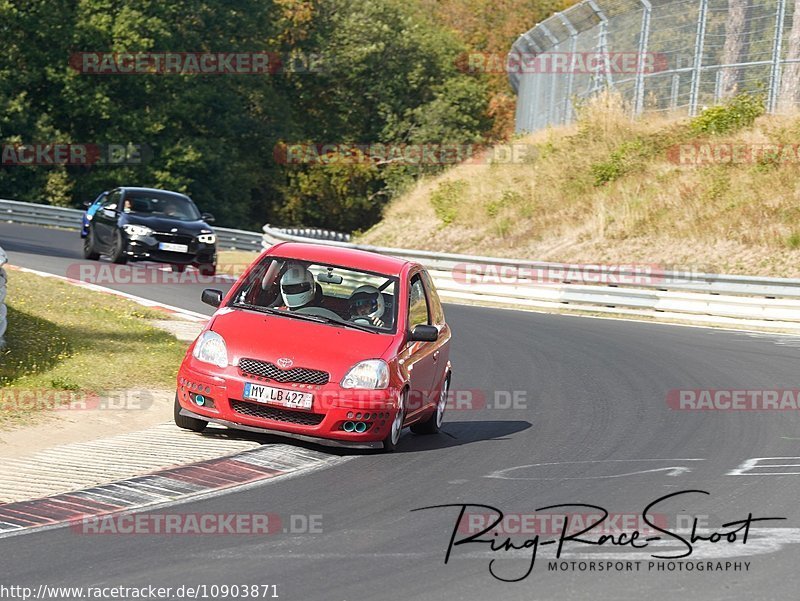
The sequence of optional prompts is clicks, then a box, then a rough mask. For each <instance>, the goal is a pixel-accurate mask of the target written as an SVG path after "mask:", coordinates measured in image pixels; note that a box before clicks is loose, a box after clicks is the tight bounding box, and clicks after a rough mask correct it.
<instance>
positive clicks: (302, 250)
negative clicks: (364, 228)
mask: <svg viewBox="0 0 800 601" xmlns="http://www.w3.org/2000/svg"><path fill="white" fill-rule="evenodd" d="M268 253H269V254H270V255H272V256H278V257H287V258H291V259H300V260H301V261H310V262H312V263H330V264H332V265H341V266H342V267H352V268H353V269H360V270H363V271H372V272H375V273H382V274H386V275H399V274H400V272H401V271H402V270H403V267H404V266H405V265H407V264H408V263H409V261H406V260H405V259H399V258H397V257H390V256H388V255H379V254H377V253H373V252H367V251H365V250H356V249H353V248H343V247H339V246H330V245H327V244H308V243H303V242H282V243H280V244H276V245H275V246H273V247H272V248H271V249H269V251H268Z"/></svg>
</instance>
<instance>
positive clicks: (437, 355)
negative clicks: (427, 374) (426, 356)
mask: <svg viewBox="0 0 800 601" xmlns="http://www.w3.org/2000/svg"><path fill="white" fill-rule="evenodd" d="M438 359H439V351H436V352H435V353H433V360H434V361H437V360H438Z"/></svg>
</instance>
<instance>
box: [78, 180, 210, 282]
mask: <svg viewBox="0 0 800 601" xmlns="http://www.w3.org/2000/svg"><path fill="white" fill-rule="evenodd" d="M213 220H214V217H213V216H212V215H210V214H208V213H200V211H199V210H198V209H197V206H196V205H195V204H194V202H192V199H191V198H189V197H188V196H186V195H184V194H179V193H178V192H169V191H167V190H156V189H152V188H128V187H125V188H117V189H116V190H111V191H110V192H108V193H107V194H106V196H105V198H104V200H103V201H102V204H101V205H100V207H99V208H98V209H97V210H96V212H95V213H94V215H93V216H92V219H91V221H90V222H89V227H88V231H87V232H86V237H85V238H84V240H83V256H84V257H85V258H87V259H98V258H100V255H107V256H108V257H109V258H110V259H111V260H112V261H113V262H114V263H126V262H127V261H157V262H159V263H169V264H171V265H172V268H173V270H175V271H183V270H184V269H185V268H186V266H187V265H194V266H195V267H197V268H198V269H199V270H200V271H201V272H202V273H204V274H206V275H214V274H215V273H216V265H217V237H216V235H215V234H214V230H212V229H211V228H210V227H209V225H208V223H209V222H213Z"/></svg>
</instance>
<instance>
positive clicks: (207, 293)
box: [200, 288, 222, 307]
mask: <svg viewBox="0 0 800 601" xmlns="http://www.w3.org/2000/svg"><path fill="white" fill-rule="evenodd" d="M200 300H202V301H203V302H204V303H205V304H207V305H211V306H212V307H219V306H220V305H221V304H222V291H221V290H215V289H214V288H206V289H205V290H203V294H202V295H201V296H200Z"/></svg>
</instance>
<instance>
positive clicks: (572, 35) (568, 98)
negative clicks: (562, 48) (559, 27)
mask: <svg viewBox="0 0 800 601" xmlns="http://www.w3.org/2000/svg"><path fill="white" fill-rule="evenodd" d="M556 14H557V15H558V18H559V19H561V22H562V23H563V24H564V27H566V28H567V29H568V30H569V60H570V66H569V72H568V73H567V93H566V94H564V118H563V119H562V120H561V122H562V123H570V122H571V121H572V86H573V84H574V82H575V69H574V68H573V67H574V65H575V49H576V48H577V44H578V30H577V29H575V27H573V25H572V23H571V22H570V20H569V19H568V18H567V16H566V15H565V14H564V13H556Z"/></svg>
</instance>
